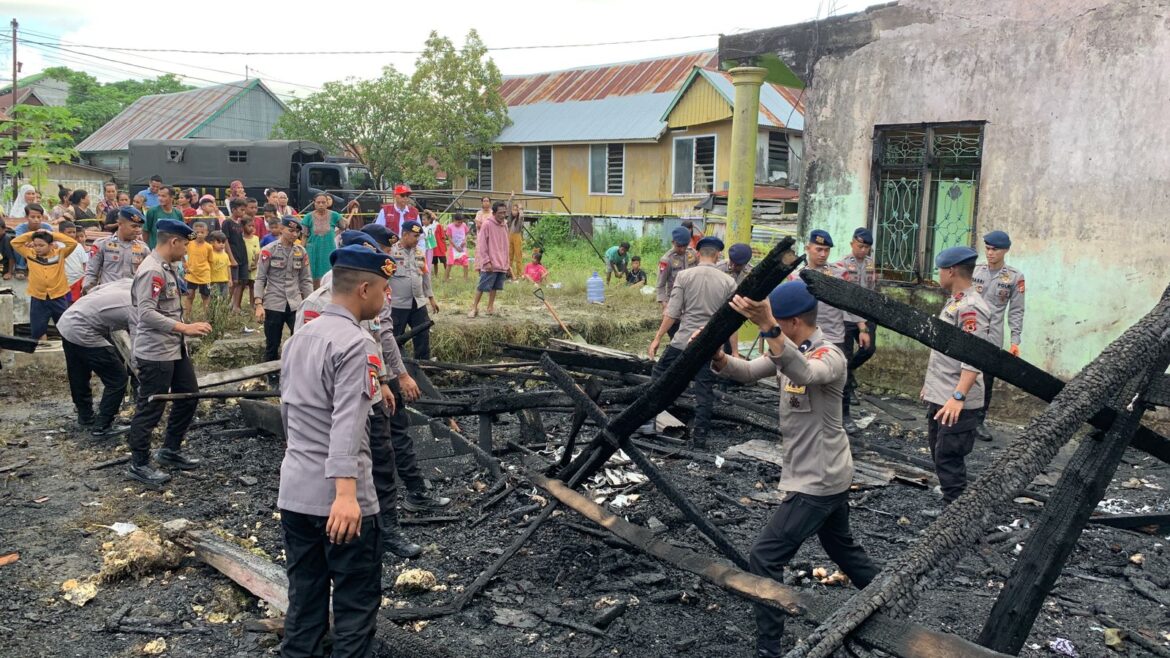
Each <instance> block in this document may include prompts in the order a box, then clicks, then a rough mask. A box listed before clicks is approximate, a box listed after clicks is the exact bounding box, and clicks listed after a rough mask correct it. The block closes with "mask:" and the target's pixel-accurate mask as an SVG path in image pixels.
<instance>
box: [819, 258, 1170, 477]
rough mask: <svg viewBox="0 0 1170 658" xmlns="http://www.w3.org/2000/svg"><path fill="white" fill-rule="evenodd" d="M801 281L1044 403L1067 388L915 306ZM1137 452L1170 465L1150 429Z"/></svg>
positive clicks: (1109, 417)
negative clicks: (1140, 451)
mask: <svg viewBox="0 0 1170 658" xmlns="http://www.w3.org/2000/svg"><path fill="white" fill-rule="evenodd" d="M800 276H801V278H802V279H804V280H805V282H806V283H808V289H809V291H810V292H812V294H813V296H815V297H816V298H817V299H819V300H821V301H823V302H825V303H827V304H831V305H833V306H835V307H837V308H840V309H843V310H846V311H849V312H850V313H855V314H857V315H860V316H862V317H864V318H866V319H867V320H872V321H874V322H876V323H878V324H879V325H881V326H883V327H886V328H888V329H892V330H894V331H896V332H898V333H900V334H902V335H903V336H906V337H907V338H913V339H914V340H916V341H918V342H920V343H922V344H923V345H926V346H927V347H929V348H931V349H933V350H938V351H939V352H942V353H943V354H946V355H947V356H950V357H953V358H956V359H958V360H960V361H962V362H963V363H966V364H969V365H972V366H974V367H976V368H979V369H980V370H982V371H984V372H987V373H989V374H991V375H994V376H995V377H996V378H997V379H1002V380H1003V381H1005V382H1007V383H1009V384H1011V385H1013V386H1015V387H1016V388H1019V389H1020V390H1022V391H1024V392H1026V393H1030V394H1031V395H1035V396H1036V397H1038V398H1040V399H1041V400H1044V401H1045V402H1052V400H1053V399H1054V398H1055V397H1056V395H1057V394H1058V393H1059V392H1060V391H1061V390H1063V389H1064V387H1065V383H1064V382H1062V381H1060V380H1059V379H1057V378H1056V377H1054V376H1053V375H1050V374H1049V373H1047V372H1045V371H1044V370H1041V369H1040V368H1038V367H1036V366H1034V365H1032V364H1031V363H1028V362H1027V361H1025V360H1024V359H1021V358H1019V357H1017V356H1012V355H1011V354H1009V353H1008V352H1006V351H1004V350H1002V349H1000V348H999V347H997V346H995V345H992V344H991V343H989V342H987V341H985V340H983V339H981V338H977V337H975V336H972V335H970V334H968V333H966V332H964V331H962V330H961V329H959V328H958V327H954V326H951V325H948V324H945V323H943V322H942V321H941V320H939V319H938V318H936V317H933V316H931V315H927V314H926V313H923V312H922V311H919V310H918V309H916V308H914V307H912V306H909V305H907V304H903V303H902V302H899V301H897V300H894V299H890V298H889V297H886V296H885V295H882V294H880V293H876V292H873V291H872V290H866V289H865V288H862V287H861V286H858V285H854V284H852V283H848V282H846V281H842V280H841V279H834V278H833V277H830V276H825V275H824V274H821V273H819V272H814V271H812V270H808V269H806V270H803V271H802V272H801V273H800ZM1103 390H1104V389H1103ZM1117 414H1118V410H1117V409H1113V408H1111V407H1105V408H1103V409H1100V410H1099V411H1097V412H1096V413H1094V414H1093V416H1092V417H1090V418H1089V419H1087V421H1086V422H1088V423H1089V424H1090V425H1092V426H1093V427H1096V428H1097V429H1099V430H1106V431H1108V430H1109V428H1110V427H1112V426H1113V419H1114V417H1116V415H1117ZM1133 447H1135V448H1137V449H1139V450H1143V451H1145V452H1147V453H1149V454H1150V455H1152V456H1154V457H1157V458H1158V459H1160V460H1162V461H1164V462H1166V463H1170V439H1168V438H1166V437H1164V436H1162V435H1161V434H1158V433H1157V432H1154V431H1153V430H1151V429H1149V428H1147V427H1141V428H1140V429H1139V430H1138V433H1137V435H1136V436H1135V437H1134V439H1133Z"/></svg>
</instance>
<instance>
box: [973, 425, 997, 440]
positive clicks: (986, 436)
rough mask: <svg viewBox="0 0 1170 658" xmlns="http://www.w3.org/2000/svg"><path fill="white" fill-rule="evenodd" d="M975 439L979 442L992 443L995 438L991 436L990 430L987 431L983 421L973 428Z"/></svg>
mask: <svg viewBox="0 0 1170 658" xmlns="http://www.w3.org/2000/svg"><path fill="white" fill-rule="evenodd" d="M975 437H976V438H978V439H979V440H980V441H992V440H994V439H995V437H993V436H992V435H991V430H989V429H987V426H986V425H984V424H983V421H979V424H978V425H976V426H975Z"/></svg>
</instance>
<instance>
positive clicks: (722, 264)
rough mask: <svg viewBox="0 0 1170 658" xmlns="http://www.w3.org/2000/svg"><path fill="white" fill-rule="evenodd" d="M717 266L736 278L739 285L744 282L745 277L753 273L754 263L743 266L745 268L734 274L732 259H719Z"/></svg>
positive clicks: (721, 270) (736, 283)
mask: <svg viewBox="0 0 1170 658" xmlns="http://www.w3.org/2000/svg"><path fill="white" fill-rule="evenodd" d="M715 268H716V269H718V270H719V271H720V272H723V273H724V274H726V275H728V276H730V277H731V278H733V279H735V285H737V286H738V285H739V284H740V283H742V282H743V280H744V279H746V278H747V275H749V274H751V273H752V264H751V263H748V264H747V265H744V266H743V269H742V270H740V272H739V274H732V273H731V261H729V260H721V261H719V262H718V263H716V264H715Z"/></svg>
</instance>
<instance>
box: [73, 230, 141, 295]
mask: <svg viewBox="0 0 1170 658" xmlns="http://www.w3.org/2000/svg"><path fill="white" fill-rule="evenodd" d="M93 249H94V251H93V254H92V255H90V257H89V262H88V263H87V264H86V266H85V281H84V282H83V283H82V284H81V285H82V287H83V288H86V289H89V288H93V287H94V286H99V285H102V284H104V283H111V282H114V281H117V280H118V279H132V278H134V274H135V273H136V272H137V271H138V267H139V266H140V265H142V261H144V260H146V256H147V254H149V253H150V247H148V246H147V245H146V243H145V242H143V241H142V240H129V241H124V240H120V239H118V234H117V233H115V234H114V235H111V236H108V237H105V238H102V239H100V240H98V241H96V242H94V243H93Z"/></svg>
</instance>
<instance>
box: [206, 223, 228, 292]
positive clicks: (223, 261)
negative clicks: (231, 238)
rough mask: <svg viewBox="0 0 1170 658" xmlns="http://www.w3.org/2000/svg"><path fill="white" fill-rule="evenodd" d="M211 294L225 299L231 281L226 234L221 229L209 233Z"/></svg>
mask: <svg viewBox="0 0 1170 658" xmlns="http://www.w3.org/2000/svg"><path fill="white" fill-rule="evenodd" d="M211 247H212V254H211V294H212V295H213V296H214V297H216V298H217V299H225V300H226V299H227V296H228V284H229V283H231V280H232V274H231V268H232V263H231V259H230V258H228V253H227V236H226V235H224V232H223V231H213V232H212V234H211Z"/></svg>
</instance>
